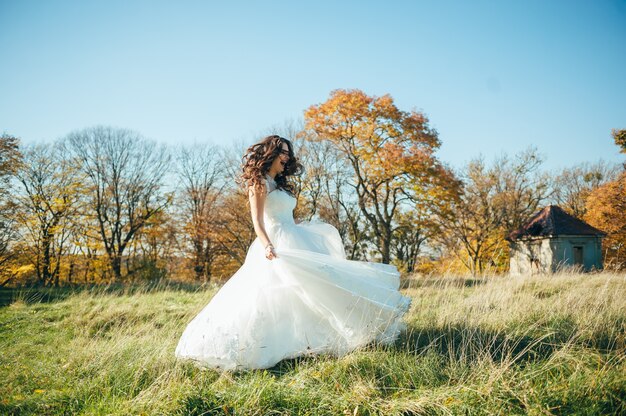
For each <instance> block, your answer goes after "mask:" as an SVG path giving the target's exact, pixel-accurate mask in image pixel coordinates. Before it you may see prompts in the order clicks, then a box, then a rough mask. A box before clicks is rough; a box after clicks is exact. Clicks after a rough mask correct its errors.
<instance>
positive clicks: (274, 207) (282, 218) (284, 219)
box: [263, 176, 296, 225]
mask: <svg viewBox="0 0 626 416" xmlns="http://www.w3.org/2000/svg"><path fill="white" fill-rule="evenodd" d="M265 180H266V186H267V197H266V198H265V208H264V213H263V215H264V218H263V219H264V221H265V223H266V225H274V224H294V220H293V210H294V208H295V207H296V199H295V198H294V197H293V196H291V195H289V194H288V193H287V192H285V191H283V190H280V189H277V188H276V182H274V180H273V179H272V178H271V177H270V176H266V177H265Z"/></svg>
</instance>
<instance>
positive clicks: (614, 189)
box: [585, 171, 626, 269]
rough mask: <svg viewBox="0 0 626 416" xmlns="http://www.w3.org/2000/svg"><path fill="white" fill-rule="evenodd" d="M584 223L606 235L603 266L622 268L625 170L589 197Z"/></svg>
mask: <svg viewBox="0 0 626 416" xmlns="http://www.w3.org/2000/svg"><path fill="white" fill-rule="evenodd" d="M585 221H587V222H588V223H589V224H591V225H592V226H594V227H596V228H598V229H600V230H602V231H604V232H606V233H607V236H606V237H605V238H604V242H603V246H604V251H605V263H606V264H607V265H608V266H609V267H613V268H615V269H624V268H626V171H624V172H622V173H621V174H620V175H619V177H618V178H617V179H616V180H614V181H611V182H607V183H605V184H603V185H601V186H599V187H598V188H596V189H595V190H593V191H592V192H591V193H590V194H589V197H588V198H587V212H586V214H585Z"/></svg>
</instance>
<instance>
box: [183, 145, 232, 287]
mask: <svg viewBox="0 0 626 416" xmlns="http://www.w3.org/2000/svg"><path fill="white" fill-rule="evenodd" d="M176 159H177V173H178V178H179V183H180V185H181V189H180V193H179V202H180V205H181V208H182V213H183V217H184V219H183V222H184V224H185V231H186V236H187V238H188V240H189V242H190V243H191V247H192V253H193V269H194V272H195V274H196V279H199V280H200V279H202V280H205V281H208V280H209V279H210V277H211V273H212V266H213V263H214V261H215V259H216V258H217V256H218V254H219V251H218V250H217V247H218V244H217V242H216V241H215V239H214V238H213V237H214V234H215V233H214V232H213V230H212V228H215V226H216V222H217V220H218V218H217V217H218V216H219V208H218V204H219V202H220V198H221V195H222V192H223V190H224V187H225V184H224V180H223V170H224V167H223V163H222V160H221V157H220V152H219V151H218V149H217V148H216V147H214V146H206V145H194V146H192V147H181V148H180V149H179V150H178V152H177V158H176Z"/></svg>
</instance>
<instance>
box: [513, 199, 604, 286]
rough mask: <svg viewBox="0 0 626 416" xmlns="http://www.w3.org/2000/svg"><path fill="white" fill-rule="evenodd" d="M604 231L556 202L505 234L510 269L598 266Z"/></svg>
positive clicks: (526, 271)
mask: <svg viewBox="0 0 626 416" xmlns="http://www.w3.org/2000/svg"><path fill="white" fill-rule="evenodd" d="M605 235H606V233H603V232H602V231H600V230H598V229H596V228H594V227H592V226H591V225H589V224H587V223H586V222H584V221H582V220H580V219H578V218H576V217H574V216H572V215H570V214H568V213H567V212H565V211H563V210H562V209H561V208H559V207H558V206H556V205H550V206H547V207H545V208H544V209H542V210H541V211H539V212H538V213H537V214H535V216H533V217H532V218H531V219H530V221H529V222H528V223H527V224H526V225H524V226H523V227H521V228H519V229H518V230H515V231H513V232H512V233H511V234H509V235H508V237H507V240H508V241H509V246H510V250H511V251H510V254H511V259H510V273H511V274H513V275H517V274H531V273H554V272H556V271H558V270H561V269H563V268H577V269H580V270H582V271H591V270H594V269H602V238H603V237H604V236H605Z"/></svg>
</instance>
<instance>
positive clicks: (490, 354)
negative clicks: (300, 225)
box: [0, 273, 626, 415]
mask: <svg viewBox="0 0 626 416" xmlns="http://www.w3.org/2000/svg"><path fill="white" fill-rule="evenodd" d="M216 290H217V288H216V287H209V288H204V289H201V290H195V289H193V288H191V287H181V286H168V285H157V286H151V287H148V286H146V287H132V288H116V289H115V290H111V288H109V289H108V290H105V289H104V288H95V289H93V288H92V289H89V290H82V291H67V290H65V291H63V290H61V291H57V292H55V291H48V292H47V293H44V294H41V293H37V292H31V291H23V292H20V293H18V294H17V298H16V299H13V300H12V301H11V300H8V301H6V302H5V303H7V304H8V305H6V306H3V307H0V383H1V384H0V414H9V415H22V414H36V415H41V414H46V415H47V414H51V415H56V414H59V415H61V414H85V415H92V414H114V415H128V414H145V415H219V414H237V415H278V414H285V415H289V414H310V415H318V414H319V415H326V414H328V415H378V414H380V415H420V414H428V415H430V414H442V415H446V414H452V415H457V414H461V415H465V414H468V415H474V414H476V415H482V414H503V415H509V414H531V415H532V414H534V415H550V414H559V415H564V414H580V415H600V414H619V413H622V414H625V413H626V363H625V360H624V359H625V357H626V342H625V339H624V336H625V333H626V275H623V274H622V275H617V274H609V273H602V274H591V275H572V274H570V275H567V274H562V275H556V276H534V277H530V276H529V277H522V278H511V277H491V278H481V279H464V278H453V277H440V278H421V279H417V278H416V279H414V280H411V281H409V282H408V288H406V289H403V291H404V292H405V293H406V294H408V295H410V296H411V297H412V298H413V304H412V308H411V311H410V313H409V314H408V315H407V316H406V321H407V323H408V330H407V332H406V333H405V334H403V336H402V337H401V338H400V339H399V340H398V342H397V343H396V344H395V345H394V346H393V347H382V346H376V345H371V346H368V347H367V348H364V349H361V350H358V351H355V352H353V353H351V354H349V355H347V356H345V357H343V358H341V359H335V358H332V357H325V356H319V357H309V358H303V359H296V360H289V361H283V362H281V363H280V364H279V365H277V366H276V367H274V368H272V369H269V370H258V371H250V372H241V373H231V372H226V373H218V372H215V371H213V370H200V369H198V368H196V367H195V366H193V365H192V364H190V363H186V362H179V361H176V359H175V358H174V355H173V353H174V348H175V346H176V343H177V341H178V338H179V336H180V334H181V332H182V330H183V329H184V327H185V325H186V324H187V322H188V321H189V320H190V319H191V318H192V317H193V316H194V315H195V314H196V313H197V312H199V310H200V309H201V308H202V307H203V306H204V305H205V304H206V303H207V302H208V301H209V300H210V298H211V296H212V295H213V294H214V293H215V291H216ZM5 298H6V294H5Z"/></svg>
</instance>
